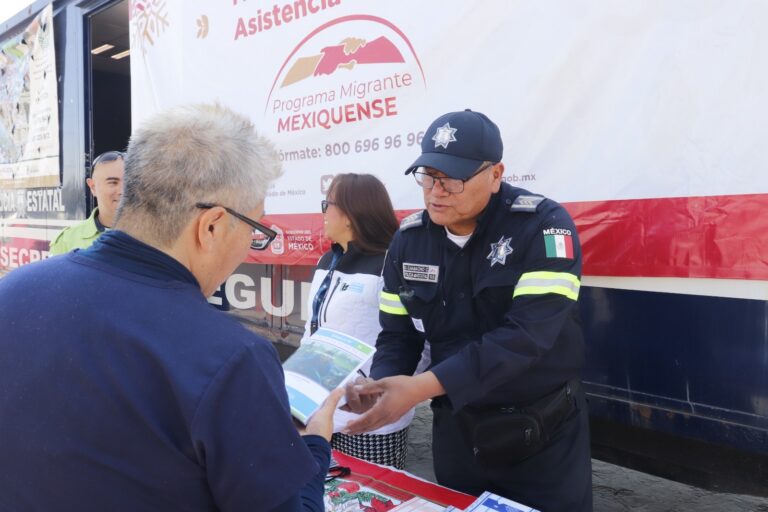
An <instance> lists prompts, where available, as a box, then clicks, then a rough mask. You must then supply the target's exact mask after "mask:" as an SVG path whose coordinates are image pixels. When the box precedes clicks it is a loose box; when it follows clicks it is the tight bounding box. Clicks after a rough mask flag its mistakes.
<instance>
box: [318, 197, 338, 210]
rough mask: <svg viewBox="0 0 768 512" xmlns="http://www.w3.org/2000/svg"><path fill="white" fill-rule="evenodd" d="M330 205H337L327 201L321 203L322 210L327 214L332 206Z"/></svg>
mask: <svg viewBox="0 0 768 512" xmlns="http://www.w3.org/2000/svg"><path fill="white" fill-rule="evenodd" d="M330 204H336V203H335V202H333V201H327V200H325V199H323V200H322V201H320V210H321V211H322V212H323V213H325V212H327V211H328V205H330Z"/></svg>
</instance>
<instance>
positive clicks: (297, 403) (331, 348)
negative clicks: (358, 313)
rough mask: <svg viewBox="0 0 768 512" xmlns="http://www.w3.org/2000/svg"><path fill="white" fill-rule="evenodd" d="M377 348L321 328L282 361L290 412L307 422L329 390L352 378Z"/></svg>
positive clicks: (341, 333) (301, 420)
mask: <svg viewBox="0 0 768 512" xmlns="http://www.w3.org/2000/svg"><path fill="white" fill-rule="evenodd" d="M375 351H376V349H375V348H374V347H372V346H370V345H368V344H366V343H364V342H362V341H360V340H359V339H357V338H354V337H352V336H349V335H347V334H344V333H343V332H339V331H334V330H333V329H326V328H325V327H321V328H320V329H318V330H317V331H316V332H315V333H314V334H313V335H312V336H310V337H309V339H308V340H306V341H304V343H302V344H301V346H300V347H299V348H298V349H297V350H296V352H294V353H293V354H291V356H290V357H289V358H288V359H286V360H285V362H284V363H283V370H284V371H285V387H286V389H287V391H288V401H289V402H290V405H291V414H293V416H294V417H295V418H296V419H297V420H299V421H300V422H302V423H304V424H306V423H307V420H308V419H309V417H310V416H312V414H314V412H315V411H316V410H317V409H318V408H319V407H320V405H321V404H322V403H323V401H324V400H325V399H326V397H327V396H328V395H329V394H330V392H331V391H333V390H334V389H336V388H337V387H339V386H342V385H344V384H345V383H346V381H347V380H349V379H350V378H354V377H355V376H356V374H357V370H359V369H360V368H361V367H362V366H363V365H364V364H365V363H366V362H367V361H368V360H369V359H370V358H371V357H373V353H374V352H375Z"/></svg>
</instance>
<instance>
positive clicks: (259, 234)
mask: <svg viewBox="0 0 768 512" xmlns="http://www.w3.org/2000/svg"><path fill="white" fill-rule="evenodd" d="M217 206H221V205H220V204H213V203H197V204H195V207H197V208H202V209H204V210H207V209H209V208H215V207H217ZM221 207H222V208H224V210H226V212H227V213H228V214H230V215H232V216H233V217H236V218H238V219H240V220H241V221H243V222H245V223H246V224H248V225H249V226H251V227H252V228H253V233H251V249H253V250H255V251H263V250H264V249H266V248H267V247H268V246H269V244H270V243H271V242H272V240H274V239H275V237H276V236H277V232H275V231H272V230H271V229H269V228H268V227H267V226H265V225H264V224H261V223H259V222H256V221H255V220H253V219H249V218H248V217H246V216H245V215H242V214H240V213H237V212H236V211H235V210H232V209H231V208H227V207H226V206H221Z"/></svg>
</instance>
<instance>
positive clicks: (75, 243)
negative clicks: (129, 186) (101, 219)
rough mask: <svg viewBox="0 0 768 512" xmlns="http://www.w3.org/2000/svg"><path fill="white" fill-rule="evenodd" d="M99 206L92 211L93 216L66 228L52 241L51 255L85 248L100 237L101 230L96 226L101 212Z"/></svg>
mask: <svg viewBox="0 0 768 512" xmlns="http://www.w3.org/2000/svg"><path fill="white" fill-rule="evenodd" d="M98 212H99V208H98V207H96V208H94V209H93V211H92V212H91V216H90V217H88V218H87V219H85V220H84V221H82V222H79V223H77V224H75V225H74V226H69V227H68V228H64V229H63V230H61V232H60V233H59V234H58V235H57V236H56V238H54V240H53V242H51V248H50V250H49V253H50V255H51V256H55V255H57V254H65V253H68V252H70V251H74V250H75V249H85V248H87V247H90V246H91V244H92V243H93V242H94V241H95V240H96V239H97V238H99V235H101V232H99V230H98V228H97V227H96V216H97V215H98V214H99V213H98Z"/></svg>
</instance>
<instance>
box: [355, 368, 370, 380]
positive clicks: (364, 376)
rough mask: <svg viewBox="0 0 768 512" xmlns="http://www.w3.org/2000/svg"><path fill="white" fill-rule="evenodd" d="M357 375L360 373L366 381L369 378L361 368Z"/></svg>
mask: <svg viewBox="0 0 768 512" xmlns="http://www.w3.org/2000/svg"><path fill="white" fill-rule="evenodd" d="M357 373H359V374H360V375H362V376H363V378H364V379H367V378H368V376H367V375H366V374H365V372H364V371H363V370H361V369H359V368H358V369H357Z"/></svg>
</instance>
